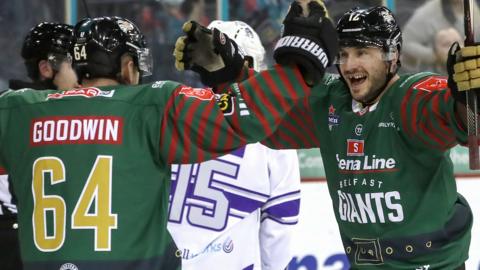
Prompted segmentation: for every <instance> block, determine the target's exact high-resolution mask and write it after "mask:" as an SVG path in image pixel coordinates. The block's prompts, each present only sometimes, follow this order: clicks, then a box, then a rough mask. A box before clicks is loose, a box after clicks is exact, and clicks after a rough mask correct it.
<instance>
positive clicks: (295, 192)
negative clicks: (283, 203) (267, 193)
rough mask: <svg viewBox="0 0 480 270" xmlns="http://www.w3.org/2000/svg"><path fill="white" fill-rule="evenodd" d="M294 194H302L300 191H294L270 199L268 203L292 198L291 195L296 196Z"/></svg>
mask: <svg viewBox="0 0 480 270" xmlns="http://www.w3.org/2000/svg"><path fill="white" fill-rule="evenodd" d="M294 194H300V190H295V191H292V192H289V193H285V194H281V195H278V196H275V197H272V198H269V199H268V200H267V202H272V201H275V200H277V199H279V198H283V197H287V196H291V195H294Z"/></svg>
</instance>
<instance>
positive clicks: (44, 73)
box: [38, 60, 54, 80]
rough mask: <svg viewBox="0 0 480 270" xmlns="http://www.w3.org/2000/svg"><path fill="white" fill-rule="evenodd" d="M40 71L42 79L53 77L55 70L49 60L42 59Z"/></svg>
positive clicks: (39, 66)
mask: <svg viewBox="0 0 480 270" xmlns="http://www.w3.org/2000/svg"><path fill="white" fill-rule="evenodd" d="M38 73H39V74H38V75H39V76H38V77H39V78H40V80H45V79H52V78H53V74H54V70H53V68H52V65H50V63H49V62H48V61H47V60H40V61H39V62H38Z"/></svg>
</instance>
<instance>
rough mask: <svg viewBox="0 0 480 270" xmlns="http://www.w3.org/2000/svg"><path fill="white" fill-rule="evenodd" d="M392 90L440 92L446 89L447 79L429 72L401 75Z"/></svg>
mask: <svg viewBox="0 0 480 270" xmlns="http://www.w3.org/2000/svg"><path fill="white" fill-rule="evenodd" d="M393 87H394V88H397V89H396V90H397V92H398V89H401V90H403V91H400V92H405V91H412V90H413V91H426V92H434V91H442V90H445V89H447V88H448V78H447V77H446V76H442V75H438V74H436V73H431V72H420V73H415V74H403V75H401V76H400V78H399V80H398V82H397V83H395V85H394V86H393Z"/></svg>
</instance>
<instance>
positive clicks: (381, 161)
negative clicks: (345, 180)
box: [336, 154, 398, 173]
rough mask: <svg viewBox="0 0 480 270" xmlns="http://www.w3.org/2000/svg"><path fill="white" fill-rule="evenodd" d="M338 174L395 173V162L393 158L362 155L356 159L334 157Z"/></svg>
mask: <svg viewBox="0 0 480 270" xmlns="http://www.w3.org/2000/svg"><path fill="white" fill-rule="evenodd" d="M336 159H337V164H338V169H339V172H340V173H368V172H373V173H376V172H393V171H397V170H398V168H397V161H396V160H395V159H394V158H382V157H378V156H377V155H364V156H361V157H360V158H358V157H357V159H353V158H346V159H343V158H340V155H338V154H337V155H336Z"/></svg>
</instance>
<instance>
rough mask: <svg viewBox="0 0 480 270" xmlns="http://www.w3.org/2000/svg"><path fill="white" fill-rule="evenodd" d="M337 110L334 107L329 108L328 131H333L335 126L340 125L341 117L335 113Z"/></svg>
mask: <svg viewBox="0 0 480 270" xmlns="http://www.w3.org/2000/svg"><path fill="white" fill-rule="evenodd" d="M335 111H336V109H335V107H333V105H330V107H328V129H329V130H330V131H332V129H333V127H334V126H338V125H340V116H339V115H338V114H336V113H335Z"/></svg>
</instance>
